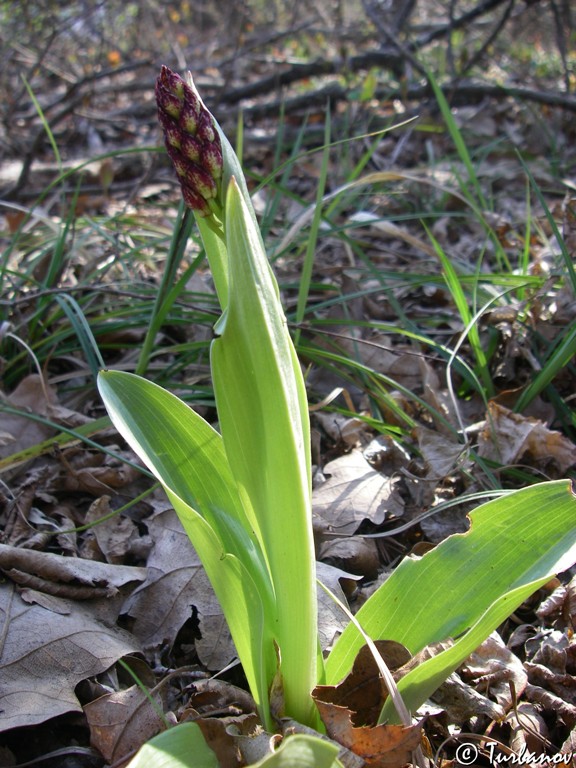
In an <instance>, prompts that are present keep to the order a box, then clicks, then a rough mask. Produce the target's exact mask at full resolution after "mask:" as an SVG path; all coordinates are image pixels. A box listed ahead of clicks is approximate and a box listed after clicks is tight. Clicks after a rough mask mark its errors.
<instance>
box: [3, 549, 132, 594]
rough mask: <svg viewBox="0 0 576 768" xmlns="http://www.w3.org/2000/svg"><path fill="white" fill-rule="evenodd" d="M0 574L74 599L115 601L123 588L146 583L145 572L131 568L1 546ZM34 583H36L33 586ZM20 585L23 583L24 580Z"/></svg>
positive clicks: (35, 587) (50, 592)
mask: <svg viewBox="0 0 576 768" xmlns="http://www.w3.org/2000/svg"><path fill="white" fill-rule="evenodd" d="M0 570H1V571H4V573H6V574H8V573H10V572H11V571H16V572H17V573H18V574H20V575H22V574H23V575H27V576H28V578H29V583H28V584H27V586H31V587H32V588H34V589H39V590H40V591H43V592H46V593H47V594H59V595H60V596H63V592H65V590H66V588H68V589H69V593H67V594H66V595H64V596H70V597H71V598H72V599H90V598H96V597H101V596H103V594H104V595H105V596H107V597H113V596H114V595H116V594H118V591H119V589H120V587H124V586H126V585H129V584H130V583H132V582H138V581H143V580H144V578H145V577H146V569H144V568H134V567H131V566H110V565H107V564H106V563H98V562H94V561H91V560H82V559H79V558H72V557H62V556H61V555H55V554H52V553H49V552H36V551H34V550H31V549H22V548H20V547H10V546H8V545H6V544H0ZM32 582H33V583H32ZM18 583H21V584H22V583H23V581H22V579H20V580H19V582H18Z"/></svg>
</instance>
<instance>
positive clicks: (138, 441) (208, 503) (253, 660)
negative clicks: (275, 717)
mask: <svg viewBox="0 0 576 768" xmlns="http://www.w3.org/2000/svg"><path fill="white" fill-rule="evenodd" d="M98 386H99V389H100V394H101V395H102V399H103V400H104V403H105V405H106V408H107V410H108V413H109V414H110V418H111V419H112V423H113V424H114V426H115V427H116V429H117V430H118V431H119V432H120V434H121V435H122V436H123V437H124V438H125V440H126V441H127V442H128V443H129V444H130V445H131V447H132V448H133V450H134V451H135V452H136V453H137V454H138V456H139V457H140V458H141V459H142V461H143V462H144V463H145V464H146V466H147V467H148V468H149V469H150V470H151V472H152V473H153V474H154V475H155V476H156V478H157V479H158V480H159V481H160V482H161V483H162V485H163V486H164V489H165V491H166V493H167V494H168V497H169V498H170V501H171V502H172V504H173V506H174V509H175V510H176V512H177V513H178V516H179V518H180V521H181V522H182V525H183V527H184V529H185V530H186V533H187V534H188V536H189V537H190V539H191V541H192V543H193V544H194V546H195V548H196V551H197V552H198V555H199V557H200V559H201V561H202V564H203V566H204V568H205V570H206V573H207V575H208V578H209V579H210V582H211V584H212V586H213V588H214V591H215V593H216V596H217V598H218V600H219V602H220V605H221V606H222V610H223V612H224V615H225V617H226V620H227V622H228V625H229V628H230V632H231V634H232V637H233V639H234V643H235V645H236V650H237V651H238V655H239V657H240V660H241V662H242V664H243V667H244V671H245V674H246V677H247V679H248V682H249V685H250V690H251V691H252V694H253V696H254V698H255V700H256V703H257V705H258V707H259V710H260V713H261V716H262V718H263V720H264V722H265V723H267V724H268V723H269V722H270V712H269V706H268V687H269V683H270V681H271V680H272V678H273V676H274V672H275V669H276V659H275V654H274V645H273V641H272V635H271V631H270V629H269V628H268V624H267V619H268V617H270V616H272V615H274V610H275V609H274V604H275V603H274V597H273V591H272V586H271V583H270V576H269V573H268V570H267V566H266V562H265V560H264V557H263V556H262V553H261V551H260V549H259V545H258V543H257V542H256V541H255V540H254V539H253V538H252V537H251V535H250V528H249V527H248V523H247V517H246V514H245V512H244V509H243V507H242V505H241V503H240V501H239V497H238V494H237V491H236V485H235V482H234V479H233V477H232V475H231V473H230V468H229V466H228V462H227V459H226V455H225V453H224V448H223V444H222V438H221V437H220V435H219V434H218V433H217V432H216V431H215V430H214V429H212V427H211V426H210V425H209V424H207V423H206V422H205V421H204V419H202V418H201V417H200V416H199V415H198V414H197V413H195V411H193V410H192V409H191V408H189V407H188V406H187V405H186V404H185V403H183V402H182V401H181V400H179V399H178V398H177V397H175V396H174V395H172V394H170V393H169V392H167V391H165V390H163V389H162V388H161V387H158V386H157V385H155V384H153V383H151V382H149V381H146V380H145V379H142V378H140V377H139V376H135V375H133V374H129V373H123V372H119V371H103V372H101V373H100V375H99V377H98Z"/></svg>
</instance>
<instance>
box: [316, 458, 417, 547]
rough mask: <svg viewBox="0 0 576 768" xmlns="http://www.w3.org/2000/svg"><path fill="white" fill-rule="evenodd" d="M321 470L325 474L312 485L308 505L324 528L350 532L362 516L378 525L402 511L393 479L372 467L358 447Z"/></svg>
mask: <svg viewBox="0 0 576 768" xmlns="http://www.w3.org/2000/svg"><path fill="white" fill-rule="evenodd" d="M324 474H325V475H327V476H329V477H328V479H327V480H326V482H324V483H323V484H322V485H320V486H319V487H318V488H315V489H314V491H313V493H312V507H313V511H314V515H315V516H316V518H317V519H318V518H319V519H320V520H321V522H322V524H323V525H324V526H325V529H326V530H329V531H334V532H336V533H341V534H347V533H354V532H355V531H356V530H357V529H358V527H359V525H360V523H362V521H363V520H370V521H371V522H373V523H374V524H376V525H379V524H380V523H382V522H384V520H385V518H386V516H387V515H391V514H394V515H395V516H396V517H400V516H401V515H402V513H403V511H404V509H403V502H402V500H401V498H400V496H399V495H398V494H397V492H395V490H396V488H395V481H394V480H393V479H392V478H390V477H386V475H383V474H382V473H381V472H378V471H377V470H375V469H373V468H372V467H371V466H370V464H368V462H367V461H366V459H365V458H364V456H363V455H362V453H361V452H360V451H351V452H350V453H348V454H345V455H344V456H340V457H339V458H337V459H334V461H331V462H330V463H328V464H326V466H325V467H324Z"/></svg>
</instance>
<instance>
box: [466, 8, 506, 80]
mask: <svg viewBox="0 0 576 768" xmlns="http://www.w3.org/2000/svg"><path fill="white" fill-rule="evenodd" d="M514 2H515V0H509V2H508V6H507V8H505V9H504V13H503V14H502V17H501V19H500V21H498V22H497V23H496V26H495V27H494V29H493V30H492V32H491V33H490V34H489V35H488V37H487V38H486V40H485V41H484V42H483V43H482V45H481V47H480V49H479V50H477V51H476V53H475V54H474V55H473V56H471V57H470V60H469V61H468V62H466V67H465V69H463V70H462V72H460V77H462V76H463V75H464V74H465V73H466V72H470V70H471V69H473V68H474V67H475V66H476V65H477V64H478V62H479V61H481V59H482V57H483V56H484V54H485V53H486V51H487V50H488V48H490V46H491V45H492V43H493V42H494V41H495V40H496V38H497V37H498V35H499V34H500V32H502V30H503V29H504V26H505V25H506V22H507V21H508V19H509V18H510V15H511V14H512V10H513V8H514Z"/></svg>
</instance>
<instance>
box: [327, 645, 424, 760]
mask: <svg viewBox="0 0 576 768" xmlns="http://www.w3.org/2000/svg"><path fill="white" fill-rule="evenodd" d="M376 647H377V648H378V651H379V652H380V653H381V655H382V656H383V658H384V659H385V661H386V663H387V665H388V667H389V668H390V669H391V670H394V669H398V668H400V667H402V666H403V665H404V664H406V663H407V662H408V661H409V660H410V653H409V651H408V650H407V649H406V648H404V647H403V646H402V645H400V643H395V642H390V641H385V640H384V641H378V642H377V643H376ZM383 685H384V684H383V681H382V680H381V679H380V675H379V672H378V667H377V666H376V663H375V661H374V658H373V656H372V654H371V652H370V650H369V649H368V648H367V646H364V647H363V648H362V649H361V651H360V652H359V654H358V656H357V657H356V661H355V662H354V666H353V668H352V672H351V673H350V674H349V675H348V676H347V677H346V678H345V679H344V680H343V681H342V682H341V683H340V684H339V685H337V686H329V685H319V686H317V687H316V688H315V689H314V691H313V693H312V696H313V698H314V700H315V702H316V706H317V707H318V710H319V712H320V716H321V717H322V720H323V722H324V724H325V726H326V731H327V733H328V735H329V736H330V738H332V739H334V740H335V741H337V742H338V743H339V744H342V745H343V746H344V747H346V748H347V749H350V750H351V751H352V752H354V753H355V754H357V755H360V757H362V758H363V759H364V760H365V761H366V763H367V765H370V766H374V768H385V767H386V768H395V767H396V766H403V765H405V764H406V763H409V762H411V760H412V752H413V751H414V750H415V749H417V748H418V747H419V746H420V739H421V725H420V724H416V725H411V726H407V727H405V726H400V725H385V724H383V725H376V722H377V720H378V716H379V714H380V710H381V707H382V702H383V700H384V696H385V694H384V692H383V690H382V688H383Z"/></svg>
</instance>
